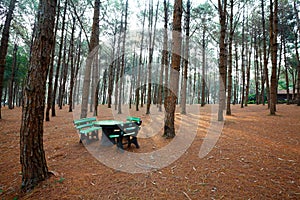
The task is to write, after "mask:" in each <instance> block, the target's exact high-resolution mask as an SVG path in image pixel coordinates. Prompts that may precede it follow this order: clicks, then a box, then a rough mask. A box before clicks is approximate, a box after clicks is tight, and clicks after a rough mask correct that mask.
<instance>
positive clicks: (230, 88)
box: [226, 0, 234, 115]
mask: <svg viewBox="0 0 300 200" xmlns="http://www.w3.org/2000/svg"><path fill="white" fill-rule="evenodd" d="M229 26H230V28H229V29H230V30H229V52H228V54H229V59H228V89H227V91H228V94H227V106H226V115H231V108H230V104H231V94H232V41H233V34H234V29H233V0H230V19H229Z"/></svg>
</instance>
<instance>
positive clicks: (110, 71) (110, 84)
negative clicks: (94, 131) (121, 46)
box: [107, 25, 117, 108]
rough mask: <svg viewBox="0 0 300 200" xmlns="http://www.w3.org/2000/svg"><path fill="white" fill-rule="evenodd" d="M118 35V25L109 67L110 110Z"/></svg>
mask: <svg viewBox="0 0 300 200" xmlns="http://www.w3.org/2000/svg"><path fill="white" fill-rule="evenodd" d="M116 35H117V25H115V30H114V38H113V44H112V53H111V54H112V55H111V58H112V59H111V63H110V65H109V69H108V74H109V75H108V89H107V93H108V98H107V106H108V108H111V104H112V98H111V96H112V92H113V88H114V74H115V64H116V62H115V46H116Z"/></svg>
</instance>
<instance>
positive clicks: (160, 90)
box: [158, 0, 168, 112]
mask: <svg viewBox="0 0 300 200" xmlns="http://www.w3.org/2000/svg"><path fill="white" fill-rule="evenodd" d="M167 38H168V5H167V1H166V0H164V37H163V49H162V58H161V69H160V76H159V87H158V111H159V112H161V111H162V102H163V92H164V91H163V90H164V87H163V76H164V69H165V65H166V58H165V52H166V51H167V48H168V41H167Z"/></svg>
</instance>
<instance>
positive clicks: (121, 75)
mask: <svg viewBox="0 0 300 200" xmlns="http://www.w3.org/2000/svg"><path fill="white" fill-rule="evenodd" d="M127 16H128V0H126V5H125V22H124V29H123V44H122V52H121V53H122V57H121V62H122V64H121V71H120V72H121V74H120V86H119V90H120V92H119V104H118V114H122V91H123V90H122V87H123V82H124V75H125V45H126V31H127Z"/></svg>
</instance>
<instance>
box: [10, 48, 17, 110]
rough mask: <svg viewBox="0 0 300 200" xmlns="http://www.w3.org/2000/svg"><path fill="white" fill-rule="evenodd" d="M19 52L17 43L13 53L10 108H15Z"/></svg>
mask: <svg viewBox="0 0 300 200" xmlns="http://www.w3.org/2000/svg"><path fill="white" fill-rule="evenodd" d="M17 52H18V45H17V44H16V43H15V45H14V53H13V63H12V66H11V78H10V84H9V89H8V108H9V109H13V108H14V98H13V97H14V85H15V74H16V68H17Z"/></svg>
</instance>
